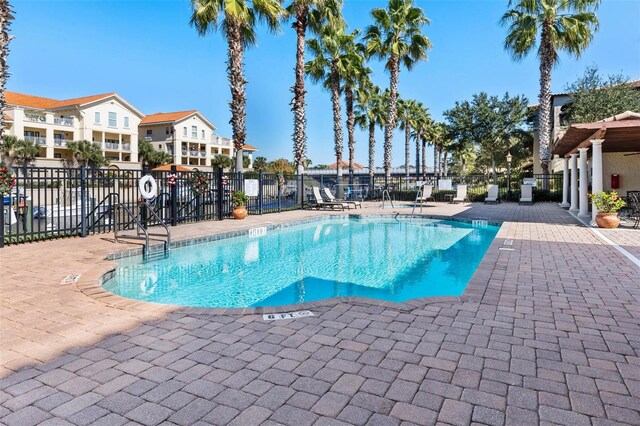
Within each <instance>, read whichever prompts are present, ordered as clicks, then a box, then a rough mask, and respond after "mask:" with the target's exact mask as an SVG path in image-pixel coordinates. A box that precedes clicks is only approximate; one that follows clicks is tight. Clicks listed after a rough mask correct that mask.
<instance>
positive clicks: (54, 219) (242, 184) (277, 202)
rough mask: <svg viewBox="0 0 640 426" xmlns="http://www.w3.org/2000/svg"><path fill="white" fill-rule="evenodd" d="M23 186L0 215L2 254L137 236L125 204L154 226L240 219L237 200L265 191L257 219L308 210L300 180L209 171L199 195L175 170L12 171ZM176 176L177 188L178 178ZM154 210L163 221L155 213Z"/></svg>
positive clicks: (253, 203)
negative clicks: (74, 240) (30, 245)
mask: <svg viewBox="0 0 640 426" xmlns="http://www.w3.org/2000/svg"><path fill="white" fill-rule="evenodd" d="M12 173H13V174H14V176H15V177H16V185H15V187H14V188H13V190H12V192H11V194H5V195H4V196H3V214H1V215H0V247H2V246H4V245H5V244H17V243H23V242H28V241H38V240H45V239H51V238H60V237H68V236H86V235H89V234H98V233H105V232H113V231H114V230H115V227H116V226H117V227H118V229H119V230H120V229H133V228H134V227H135V225H134V220H133V219H132V218H131V217H129V216H128V215H127V214H125V213H124V212H123V211H121V209H118V208H117V206H118V204H122V205H124V206H125V207H127V209H129V210H130V211H131V212H133V214H134V215H135V216H136V218H137V219H138V220H139V221H140V222H142V223H144V224H146V225H147V226H154V225H159V224H160V223H159V221H162V222H164V223H165V224H171V225H174V226H175V225H177V224H179V223H192V222H199V221H205V220H223V219H224V218H230V217H232V213H231V212H232V210H233V205H232V202H231V194H232V192H233V191H236V190H246V189H247V186H248V185H252V186H253V187H254V188H257V196H251V197H249V202H248V205H247V210H248V211H249V213H250V214H254V215H255V214H265V213H275V212H281V211H285V210H293V209H299V208H302V207H303V206H302V204H301V202H302V199H303V198H302V197H298V196H297V194H298V187H299V184H300V183H301V182H302V179H301V178H300V177H298V176H296V175H274V174H266V173H265V174H263V173H244V174H235V173H222V172H221V171H216V172H201V173H202V176H203V178H204V179H205V181H206V184H205V185H204V187H203V188H202V189H203V190H202V191H201V193H195V192H194V191H193V179H194V174H193V173H191V172H177V171H175V169H174V170H173V171H140V170H111V169H89V168H85V167H80V168H50V167H19V168H15V169H13V170H12ZM146 174H150V175H151V176H153V177H154V178H155V181H156V183H157V186H158V191H157V196H156V198H155V199H154V200H153V201H152V202H151V203H149V204H147V203H144V202H143V198H142V196H141V194H140V190H139V188H138V182H139V180H140V178H142V177H143V176H144V175H146ZM172 174H174V175H175V184H172V182H173V179H172V178H171V177H170V176H171V175H172ZM148 208H152V209H153V210H154V212H155V214H152V213H151V212H149V211H147V209H148Z"/></svg>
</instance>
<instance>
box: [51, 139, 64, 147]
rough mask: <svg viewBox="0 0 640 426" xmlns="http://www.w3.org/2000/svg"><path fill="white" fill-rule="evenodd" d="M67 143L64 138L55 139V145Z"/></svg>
mask: <svg viewBox="0 0 640 426" xmlns="http://www.w3.org/2000/svg"><path fill="white" fill-rule="evenodd" d="M66 145H67V141H66V140H64V139H54V140H53V146H66Z"/></svg>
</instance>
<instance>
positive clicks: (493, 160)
mask: <svg viewBox="0 0 640 426" xmlns="http://www.w3.org/2000/svg"><path fill="white" fill-rule="evenodd" d="M491 173H492V174H493V184H494V185H495V184H497V183H498V173H497V172H496V158H495V157H494V156H493V155H492V156H491Z"/></svg>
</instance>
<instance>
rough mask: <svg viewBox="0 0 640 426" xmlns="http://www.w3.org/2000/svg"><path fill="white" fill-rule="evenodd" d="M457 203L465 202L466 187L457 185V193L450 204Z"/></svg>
mask: <svg viewBox="0 0 640 426" xmlns="http://www.w3.org/2000/svg"><path fill="white" fill-rule="evenodd" d="M458 201H460V202H462V203H464V202H465V201H467V185H458V191H457V193H456V196H455V197H453V200H451V202H452V203H457V202H458Z"/></svg>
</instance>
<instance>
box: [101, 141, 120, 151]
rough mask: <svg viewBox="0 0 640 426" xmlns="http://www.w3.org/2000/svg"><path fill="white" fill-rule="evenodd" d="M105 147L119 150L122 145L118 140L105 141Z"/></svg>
mask: <svg viewBox="0 0 640 426" xmlns="http://www.w3.org/2000/svg"><path fill="white" fill-rule="evenodd" d="M104 148H105V149H110V150H113V151H117V150H118V149H119V148H120V145H119V144H118V143H116V142H105V143H104Z"/></svg>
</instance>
